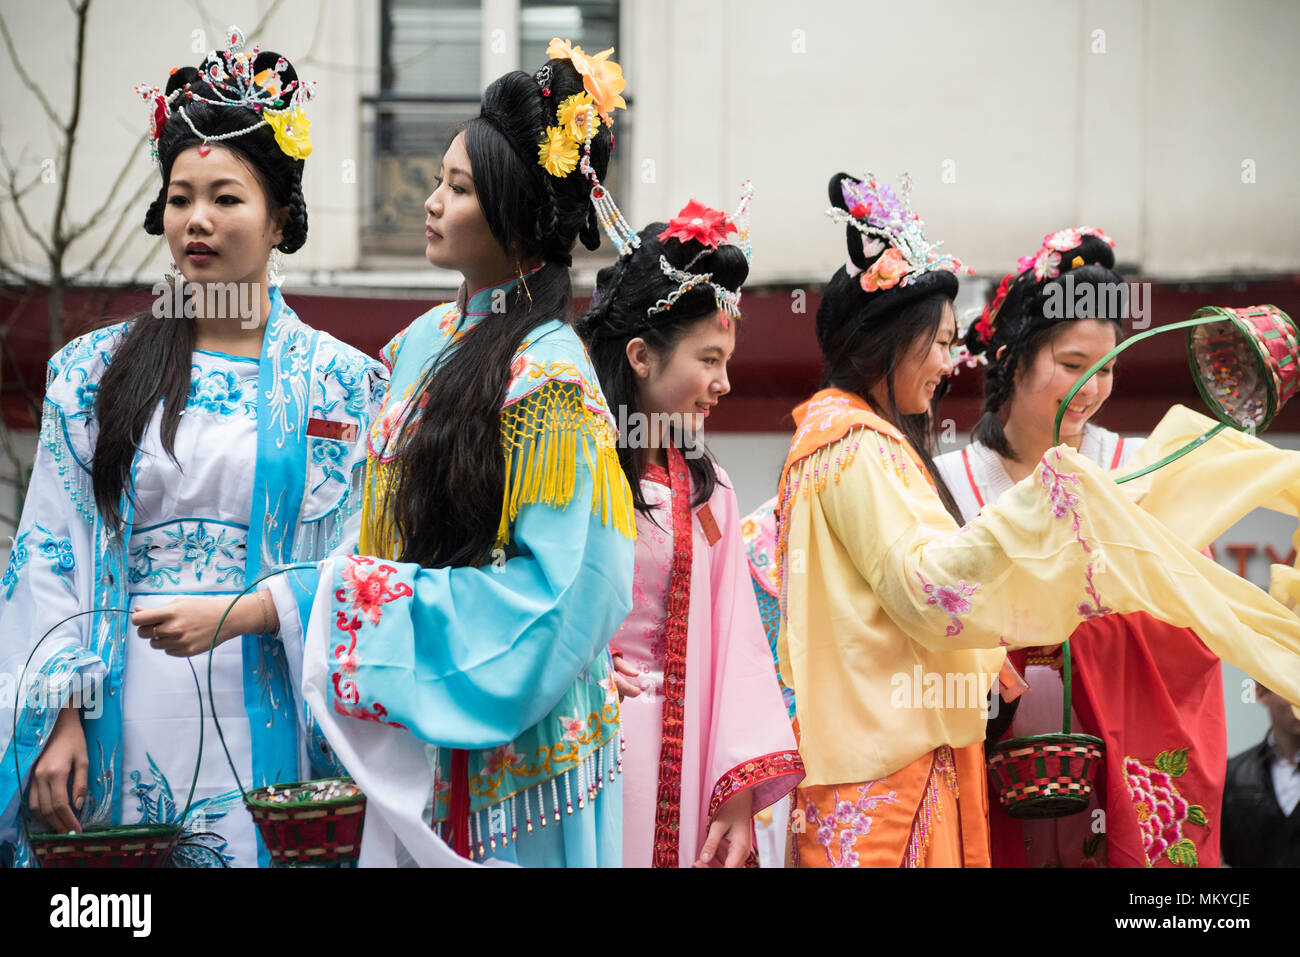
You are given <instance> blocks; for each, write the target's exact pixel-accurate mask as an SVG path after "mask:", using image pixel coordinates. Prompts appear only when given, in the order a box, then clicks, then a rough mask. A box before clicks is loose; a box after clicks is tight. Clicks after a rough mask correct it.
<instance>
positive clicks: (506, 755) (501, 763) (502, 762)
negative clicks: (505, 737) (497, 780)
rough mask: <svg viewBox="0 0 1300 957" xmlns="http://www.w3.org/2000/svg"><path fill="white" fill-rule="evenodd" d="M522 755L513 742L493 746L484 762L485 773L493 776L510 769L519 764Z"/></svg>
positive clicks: (487, 775) (486, 775)
mask: <svg viewBox="0 0 1300 957" xmlns="http://www.w3.org/2000/svg"><path fill="white" fill-rule="evenodd" d="M521 758H522V755H520V754H519V753H518V752H517V751H516V750H515V749H514V745H512V744H503V745H501V746H500V747H496V748H493V749H492V750H491V751H490V752H489V753H488V756H487V758H486V760H485V761H484V763H483V775H484V776H485V777H492V776H495V775H497V774H501V773H503V772H505V771H509V770H510V769H511V768H513V767H515V766H516V765H518V764H519V762H520V760H521Z"/></svg>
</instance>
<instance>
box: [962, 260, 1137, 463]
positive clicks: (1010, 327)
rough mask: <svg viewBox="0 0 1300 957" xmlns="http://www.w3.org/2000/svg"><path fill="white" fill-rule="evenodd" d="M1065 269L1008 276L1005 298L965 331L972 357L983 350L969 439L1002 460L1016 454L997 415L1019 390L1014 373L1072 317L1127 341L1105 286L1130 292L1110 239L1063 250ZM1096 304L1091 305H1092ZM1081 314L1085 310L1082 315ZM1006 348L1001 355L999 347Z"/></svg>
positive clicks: (1031, 360) (1120, 314) (1119, 313)
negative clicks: (1103, 325)
mask: <svg viewBox="0 0 1300 957" xmlns="http://www.w3.org/2000/svg"><path fill="white" fill-rule="evenodd" d="M1060 264H1061V272H1060V274H1059V275H1057V276H1055V277H1053V278H1050V279H1049V278H1044V279H1041V280H1040V279H1038V278H1037V277H1036V276H1035V274H1034V270H1033V267H1030V268H1029V269H1026V270H1024V271H1022V272H1020V273H1019V274H1016V275H1014V276H1007V277H1006V278H1005V279H1004V280H1003V282H1004V283H1006V284H1007V292H1006V297H1005V299H1004V300H1003V301H1002V303H1001V304H1000V307H999V308H997V311H996V314H995V315H994V316H993V317H992V322H991V330H992V331H991V335H989V338H988V340H987V341H986V340H985V338H984V337H985V335H987V334H988V329H989V325H990V324H988V323H981V324H975V325H972V326H971V327H970V329H968V330H967V332H966V347H967V349H968V350H970V352H971V353H972V354H973V355H980V354H984V355H985V356H986V357H987V361H988V364H987V365H986V366H985V367H984V414H983V415H982V416H980V419H979V421H978V422H976V423H975V428H974V429H972V430H971V438H972V439H973V440H974V441H976V442H979V443H980V444H982V445H985V446H987V447H988V448H990V449H992V450H993V451H994V452H997V453H998V454H999V455H1001V456H1002V457H1004V458H1008V459H1014V458H1016V453H1015V450H1014V449H1013V448H1012V447H1011V442H1010V441H1009V440H1008V439H1007V434H1006V430H1005V428H1004V427H1003V423H1002V419H1001V417H1000V416H999V414H998V413H999V412H1000V411H1001V409H1002V408H1003V407H1004V406H1005V405H1006V404H1007V402H1009V401H1010V399H1011V397H1012V395H1013V394H1014V393H1015V389H1016V375H1017V373H1018V372H1019V370H1021V369H1026V368H1029V367H1030V366H1032V365H1033V363H1034V361H1035V359H1036V358H1037V356H1038V353H1039V350H1041V349H1043V348H1045V347H1047V346H1049V345H1051V343H1052V342H1053V341H1054V340H1055V339H1056V337H1057V336H1058V335H1060V333H1061V330H1062V329H1064V328H1065V323H1066V322H1068V321H1069V320H1070V319H1096V320H1100V321H1102V322H1109V323H1110V324H1111V325H1112V326H1113V327H1114V330H1115V342H1116V344H1118V343H1119V342H1122V341H1123V339H1124V322H1123V313H1124V306H1123V303H1124V302H1125V300H1124V299H1123V297H1122V296H1121V297H1120V308H1119V309H1118V310H1112V309H1110V305H1111V302H1112V297H1111V296H1110V295H1107V294H1106V292H1107V290H1119V291H1121V292H1126V291H1127V290H1126V288H1125V286H1124V280H1123V278H1122V277H1121V276H1120V274H1119V273H1117V272H1115V270H1114V268H1113V267H1114V265H1115V253H1114V252H1113V251H1112V249H1111V246H1110V243H1109V242H1108V241H1107V240H1105V239H1103V238H1100V237H1098V236H1084V237H1083V238H1082V241H1081V243H1080V244H1079V245H1078V246H1077V247H1075V248H1073V249H1069V250H1066V251H1064V252H1062V253H1061V254H1060ZM1085 287H1091V289H1090V290H1089V291H1090V292H1092V293H1093V295H1092V296H1090V297H1079V298H1076V296H1077V293H1078V291H1079V290H1083V289H1084V288H1085ZM1052 302H1055V303H1056V304H1060V303H1067V305H1068V308H1066V309H1064V310H1063V311H1062V312H1061V313H1060V314H1057V315H1053V314H1052V313H1053V310H1051V309H1049V308H1048V305H1049V303H1052ZM1090 303H1091V304H1092V308H1088V305H1089V304H1090ZM1083 313H1087V314H1086V315H1084V314H1083ZM1004 346H1005V347H1006V351H1004V352H1002V355H1001V357H999V356H998V352H999V350H1001V349H1002V348H1003V347H1004Z"/></svg>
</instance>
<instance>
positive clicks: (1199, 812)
mask: <svg viewBox="0 0 1300 957" xmlns="http://www.w3.org/2000/svg"><path fill="white" fill-rule="evenodd" d="M1187 820H1189V821H1191V822H1192V823H1193V824H1199V825H1201V827H1205V826H1206V825H1207V824H1209V823H1210V822H1209V821H1207V820H1206V818H1205V808H1203V807H1201V806H1200V805H1199V804H1193V805H1192V806H1191V807H1189V808H1188V809H1187Z"/></svg>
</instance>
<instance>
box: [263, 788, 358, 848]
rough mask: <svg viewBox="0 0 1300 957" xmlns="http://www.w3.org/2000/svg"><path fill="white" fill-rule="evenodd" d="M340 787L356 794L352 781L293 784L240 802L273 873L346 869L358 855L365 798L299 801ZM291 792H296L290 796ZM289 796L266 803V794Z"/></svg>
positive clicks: (351, 796)
mask: <svg viewBox="0 0 1300 957" xmlns="http://www.w3.org/2000/svg"><path fill="white" fill-rule="evenodd" d="M335 782H338V783H342V784H346V785H349V786H352V787H354V788H355V785H354V784H353V783H352V779H351V778H326V779H323V780H319V781H298V782H295V783H293V784H276V785H273V786H271V787H269V788H258V789H257V790H255V791H250V792H248V794H247V795H246V796H245V797H244V804H245V806H246V807H247V808H248V813H250V814H251V815H253V820H254V821H255V822H256V823H257V830H258V832H259V833H260V834H261V835H262V843H264V844H265V845H266V849H267V851H268V852H269V853H270V855H271V863H272V864H273V865H274V866H276V867H323V866H334V867H348V866H351V865H354V864H356V862H357V858H358V857H359V856H360V854H361V832H362V829H363V828H364V827H365V823H366V796H365V795H364V794H362V793H361V792H360V791H359V790H358V791H355V793H353V794H348V795H344V796H341V797H336V798H330V799H328V800H323V801H321V800H313V799H311V798H310V797H306V798H304V797H303V796H302V795H303V793H304V792H308V793H310V792H311V791H312V790H313V789H316V788H321V787H326V786H328V785H330V784H332V783H335ZM294 792H298V793H297V794H295V793H294ZM272 793H274V794H277V795H281V794H286V793H288V794H289V795H290V798H289V800H285V801H277V800H271V794H272Z"/></svg>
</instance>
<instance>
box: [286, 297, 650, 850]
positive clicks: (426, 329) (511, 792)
mask: <svg viewBox="0 0 1300 957" xmlns="http://www.w3.org/2000/svg"><path fill="white" fill-rule="evenodd" d="M515 282H517V280H516V281H512V282H510V283H506V284H504V285H502V286H499V287H494V288H488V289H484V290H481V291H479V292H477V293H475V294H474V295H473V296H471V297H469V300H468V303H467V304H466V305H465V306H464V307H463V309H462V307H459V306H458V305H456V304H447V305H442V306H438V307H436V308H434V309H432V310H430V311H429V312H427V313H425V314H424V315H423V316H421V317H420V318H419V319H417V320H416V321H415V322H414V323H412V324H411V326H410V327H409V328H407V329H406V330H405V331H404V332H402V333H400V334H399V335H398V336H397V337H396V338H395V339H394V340H393V341H392V342H391V343H389V344H388V346H386V347H385V348H384V351H383V358H384V360H385V362H386V363H388V364H390V365H391V367H392V381H393V385H392V387H391V388H390V391H389V397H388V400H387V402H386V404H385V407H384V410H383V412H382V414H381V416H380V418H379V421H378V422H377V423H376V424H375V427H374V428H373V429H372V430H371V435H370V460H369V463H368V477H367V483H368V484H367V491H366V506H365V515H364V516H363V521H362V529H361V538H360V552H361V554H360V555H357V556H349V557H346V558H335V559H332V560H331V561H328V562H325V563H323V564H322V566H321V568H320V570H319V576H320V581H319V586H318V588H317V589H316V594H315V596H314V598H313V599H312V600H311V601H309V602H299V604H298V607H297V608H296V609H295V608H294V607H293V605H292V596H290V595H289V594H288V591H287V588H286V587H285V586H284V585H283V584H279V583H277V584H276V585H274V586H273V592H274V594H275V596H276V606H277V610H278V611H279V613H280V619H281V633H282V637H283V638H284V640H285V643H286V647H292V646H293V644H294V643H295V640H297V641H298V642H302V643H303V659H302V662H301V669H302V681H303V693H304V695H305V696H306V698H307V700H308V701H309V702H311V703H312V704H313V705H314V707H315V710H316V714H317V717H318V719H319V720H320V723H321V727H322V729H323V730H324V732H325V734H326V735H327V736H328V737H329V739H330V743H331V744H332V745H333V746H334V748H335V750H336V751H337V753H338V755H339V757H340V758H341V759H342V760H343V762H344V763H345V764H346V765H347V766H348V768H349V770H350V771H351V772H352V773H353V775H354V777H355V778H356V779H357V781H358V783H359V784H360V786H361V788H362V790H364V791H365V793H366V795H367V799H368V802H369V803H368V806H367V807H368V810H367V819H366V832H365V841H364V843H363V850H362V861H361V862H362V864H363V865H366V864H377V865H378V864H393V863H406V862H414V863H418V864H422V865H453V866H454V865H457V864H461V863H464V861H465V857H463V856H457V855H454V854H452V853H451V851H450V850H449V849H448V847H447V844H451V845H452V846H453V847H457V846H458V849H459V850H460V851H461V854H462V855H465V854H468V857H469V858H470V859H473V860H483V859H490V860H493V861H496V862H507V863H517V864H521V865H525V866H570V867H573V866H602V865H608V866H618V865H619V863H620V858H621V852H622V849H621V814H622V806H621V790H620V788H621V777H620V773H619V772H620V771H621V759H620V753H619V749H620V744H621V739H620V733H619V700H618V694H617V692H616V690H615V687H614V682H613V679H612V677H611V665H610V659H609V652H608V649H607V644H608V641H609V638H610V636H611V635H612V634H613V633H614V631H615V630H616V629H617V628H618V625H619V623H620V622H621V621H622V620H623V618H624V617H625V616H626V615H627V613H628V610H629V609H630V607H631V591H632V566H633V536H634V535H635V525H634V521H633V516H632V510H631V492H630V490H629V488H628V486H627V482H626V480H625V478H624V477H623V472H622V470H621V468H620V467H619V464H618V457H617V450H616V448H615V445H614V443H615V427H614V420H613V418H612V417H611V415H610V413H609V409H608V407H607V405H606V403H605V399H604V396H603V395H602V394H601V391H600V388H599V386H598V385H597V380H596V376H595V374H594V371H593V369H592V366H591V363H590V360H589V358H588V356H587V354H586V350H585V349H584V348H583V346H582V343H581V342H580V341H579V339H578V338H577V335H576V334H575V333H574V332H573V330H572V328H571V327H570V326H568V325H567V324H566V323H563V322H560V321H557V320H552V321H550V322H547V323H545V324H543V325H542V326H540V327H538V328H537V329H535V330H534V331H533V333H532V334H531V335H530V336H529V337H528V338H527V339H526V340H525V342H524V343H523V344H522V345H521V347H520V349H519V350H518V351H517V353H516V355H515V357H514V360H513V362H512V364H511V369H510V384H509V387H508V389H507V395H506V400H505V403H504V405H503V407H502V410H501V423H502V425H501V428H502V444H503V449H504V452H505V457H504V461H505V468H506V496H505V499H506V500H505V502H503V506H502V512H501V516H500V528H499V534H498V539H497V547H496V548H495V549H494V550H493V552H492V554H491V555H485V556H484V561H483V562H482V563H481V564H480V565H478V566H472V567H458V568H422V567H420V566H418V565H413V564H406V563H402V562H398V561H394V560H393V556H394V553H395V552H396V546H395V545H394V543H393V541H392V537H391V532H389V531H387V529H388V527H389V525H390V521H389V519H388V517H387V514H386V512H385V509H384V504H383V503H384V499H385V494H386V492H387V490H388V489H390V488H391V482H392V477H393V475H392V471H391V463H392V462H393V460H394V458H395V457H396V456H398V455H400V452H401V448H402V444H403V431H404V429H405V428H408V427H409V426H410V425H411V424H412V422H414V421H418V417H419V415H420V414H421V410H420V408H419V407H418V398H419V395H418V387H419V383H420V381H421V379H422V377H423V375H424V373H425V372H426V370H427V369H428V368H429V367H430V364H431V363H438V362H440V361H442V359H443V358H444V357H445V356H446V355H448V354H449V351H450V350H452V349H454V348H455V347H456V343H457V341H458V340H459V339H460V338H461V337H462V336H465V335H475V334H480V333H486V334H490V324H491V322H492V311H493V310H492V306H493V303H494V302H495V303H498V304H501V303H503V302H504V297H505V296H506V295H511V294H513V293H512V288H513V286H514V284H515ZM498 308H499V306H498ZM480 326H482V327H483V328H480ZM413 406H414V408H413ZM446 507H447V508H456V507H457V505H456V503H455V502H447V503H446ZM494 517H495V516H494ZM293 619H297V624H295V623H294V621H293ZM304 622H305V623H306V628H305V635H303V636H302V637H297V636H296V634H295V633H296V629H298V628H301V627H302V623H304ZM457 828H463V829H464V830H462V831H461V833H460V834H459V835H458V834H457V833H456V831H457ZM435 835H437V836H435ZM439 838H442V839H444V840H445V841H446V842H447V844H444V843H443V841H442V840H440V839H439Z"/></svg>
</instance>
